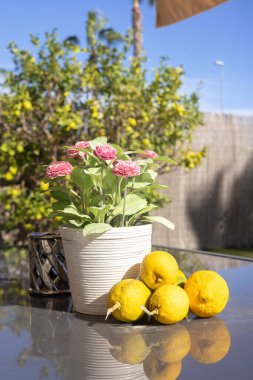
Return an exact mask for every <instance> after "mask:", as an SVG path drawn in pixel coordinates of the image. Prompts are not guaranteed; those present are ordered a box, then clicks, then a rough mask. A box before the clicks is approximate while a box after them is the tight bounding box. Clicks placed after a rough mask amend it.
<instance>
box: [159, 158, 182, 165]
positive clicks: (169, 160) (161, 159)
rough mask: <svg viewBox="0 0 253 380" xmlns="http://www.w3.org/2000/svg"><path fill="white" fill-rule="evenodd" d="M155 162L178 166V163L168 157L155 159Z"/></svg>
mask: <svg viewBox="0 0 253 380" xmlns="http://www.w3.org/2000/svg"><path fill="white" fill-rule="evenodd" d="M153 160H154V161H163V162H167V163H168V164H174V165H177V161H175V160H173V158H170V157H166V156H158V157H154V158H153Z"/></svg>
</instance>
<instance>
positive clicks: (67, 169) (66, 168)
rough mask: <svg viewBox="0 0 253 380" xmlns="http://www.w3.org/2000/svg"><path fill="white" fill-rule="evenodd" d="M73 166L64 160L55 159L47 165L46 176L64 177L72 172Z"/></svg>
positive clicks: (51, 177)
mask: <svg viewBox="0 0 253 380" xmlns="http://www.w3.org/2000/svg"><path fill="white" fill-rule="evenodd" d="M72 169H73V166H72V165H71V164H70V163H69V162H66V161H56V162H52V164H50V165H49V166H48V167H47V170H46V177H48V178H50V179H53V178H56V177H64V176H65V175H68V174H70V173H71V172H72Z"/></svg>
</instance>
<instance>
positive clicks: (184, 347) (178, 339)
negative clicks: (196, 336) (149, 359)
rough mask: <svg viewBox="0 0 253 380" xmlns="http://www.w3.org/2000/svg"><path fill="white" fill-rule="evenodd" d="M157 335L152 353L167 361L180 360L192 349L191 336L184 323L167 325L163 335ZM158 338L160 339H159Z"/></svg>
mask: <svg viewBox="0 0 253 380" xmlns="http://www.w3.org/2000/svg"><path fill="white" fill-rule="evenodd" d="M155 335H156V342H153V343H154V346H155V347H154V348H153V350H152V354H154V355H155V356H156V358H157V359H159V360H161V361H162V362H165V363H172V362H178V361H180V360H182V359H183V358H184V357H185V356H186V355H187V354H188V353H189V351H190V348H191V337H190V334H189V332H188V330H187V329H186V328H185V327H184V326H182V325H175V326H167V327H165V330H163V332H162V333H161V335H160V336H159V335H157V334H155ZM157 340H158V341H157Z"/></svg>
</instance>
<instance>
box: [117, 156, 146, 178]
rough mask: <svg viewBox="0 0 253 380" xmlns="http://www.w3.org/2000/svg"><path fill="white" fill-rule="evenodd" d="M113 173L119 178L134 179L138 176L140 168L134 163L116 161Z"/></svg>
mask: <svg viewBox="0 0 253 380" xmlns="http://www.w3.org/2000/svg"><path fill="white" fill-rule="evenodd" d="M112 171H113V173H114V174H115V175H117V176H120V177H135V176H137V175H139V174H140V172H141V169H140V166H139V165H138V164H137V163H136V162H134V161H123V160H117V161H116V162H114V164H113V169H112Z"/></svg>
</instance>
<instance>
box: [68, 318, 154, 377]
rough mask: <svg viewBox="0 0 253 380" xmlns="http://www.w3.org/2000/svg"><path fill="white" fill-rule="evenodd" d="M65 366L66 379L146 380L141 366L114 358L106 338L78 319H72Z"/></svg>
mask: <svg viewBox="0 0 253 380" xmlns="http://www.w3.org/2000/svg"><path fill="white" fill-rule="evenodd" d="M132 355H133V354H132ZM68 363H69V369H68V374H67V380H74V379H75V380H77V379H83V380H101V379H102V380H147V378H146V376H145V374H144V371H143V365H142V363H140V364H134V365H131V364H125V363H122V362H120V361H118V360H117V359H115V358H114V357H113V356H112V354H111V352H110V344H109V342H108V341H107V339H105V338H103V337H102V336H101V335H100V334H98V333H97V332H96V331H94V329H93V326H92V325H90V324H87V323H85V322H84V321H83V320H81V319H80V320H79V319H77V318H74V319H73V324H72V329H71V340H70V356H69V360H68Z"/></svg>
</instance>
